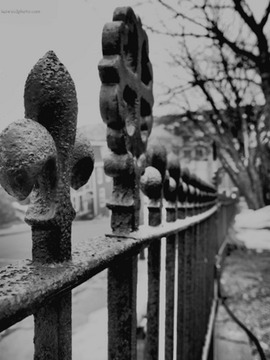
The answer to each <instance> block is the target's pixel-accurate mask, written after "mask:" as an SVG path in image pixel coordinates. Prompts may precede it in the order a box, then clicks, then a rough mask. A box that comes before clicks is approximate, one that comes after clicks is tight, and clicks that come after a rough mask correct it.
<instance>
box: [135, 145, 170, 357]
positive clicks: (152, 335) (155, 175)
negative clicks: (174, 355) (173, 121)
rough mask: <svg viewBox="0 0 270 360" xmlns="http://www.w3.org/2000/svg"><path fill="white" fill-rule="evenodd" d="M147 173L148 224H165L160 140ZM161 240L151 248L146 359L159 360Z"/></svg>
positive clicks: (149, 153)
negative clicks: (163, 222) (162, 222)
mask: <svg viewBox="0 0 270 360" xmlns="http://www.w3.org/2000/svg"><path fill="white" fill-rule="evenodd" d="M146 164H147V165H148V166H147V167H146V169H145V173H144V175H143V176H142V178H141V186H142V190H143V192H144V193H145V195H146V196H147V197H148V198H149V205H148V210H149V213H148V223H149V225H150V226H158V225H160V224H161V221H162V206H163V184H164V181H165V174H166V167H167V153H166V149H165V147H164V146H162V145H161V144H160V143H159V142H158V141H154V142H152V143H151V144H149V147H148V149H147V154H146ZM160 251H161V242H160V239H155V240H154V241H153V242H152V243H151V244H150V245H149V247H148V303H147V335H146V359H147V360H151V359H158V354H159V307H160V255H161V254H160Z"/></svg>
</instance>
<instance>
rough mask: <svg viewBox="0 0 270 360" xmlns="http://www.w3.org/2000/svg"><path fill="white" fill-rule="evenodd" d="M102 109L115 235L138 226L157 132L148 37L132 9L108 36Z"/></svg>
mask: <svg viewBox="0 0 270 360" xmlns="http://www.w3.org/2000/svg"><path fill="white" fill-rule="evenodd" d="M102 52H103V59H102V60H101V61H100V63H99V66H98V68H99V75H100V79H101V82H102V86H101V90H100V110H101V116H102V119H103V121H104V122H105V123H106V124H107V144H108V148H109V150H110V152H109V153H108V155H107V157H106V158H105V160H104V168H105V172H106V174H107V175H109V176H111V177H113V183H114V188H113V193H112V199H111V200H110V201H109V203H108V206H109V208H110V209H111V210H112V217H111V226H112V229H113V231H114V232H115V233H122V232H124V233H125V232H130V231H134V230H136V229H137V228H138V225H139V208H140V194H139V182H140V176H141V173H142V171H143V169H144V164H145V155H144V152H145V150H146V146H147V140H148V137H149V135H150V132H151V129H152V122H153V118H152V106H153V93H152V86H153V75H152V65H151V62H150V60H149V57H148V38H147V35H146V33H145V31H144V30H143V29H142V25H141V21H140V19H139V18H137V17H136V16H135V14H134V12H133V10H132V9H131V8H130V7H120V8H117V9H116V10H115V11H114V14H113V21H112V22H110V23H107V24H106V25H105V26H104V28H103V33H102Z"/></svg>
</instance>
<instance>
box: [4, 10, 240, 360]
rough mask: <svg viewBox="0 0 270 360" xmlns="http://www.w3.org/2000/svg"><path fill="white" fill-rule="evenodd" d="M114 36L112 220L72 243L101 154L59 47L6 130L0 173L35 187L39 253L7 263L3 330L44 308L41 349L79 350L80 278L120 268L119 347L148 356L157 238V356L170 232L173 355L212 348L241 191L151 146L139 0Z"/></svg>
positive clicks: (169, 347) (106, 41) (113, 279)
mask: <svg viewBox="0 0 270 360" xmlns="http://www.w3.org/2000/svg"><path fill="white" fill-rule="evenodd" d="M102 47H103V59H102V60H101V62H100V63H99V74H100V79H101V82H102V86H101V92H100V108H101V115H102V118H103V121H104V122H105V123H106V124H107V143H108V148H109V152H108V155H107V157H106V159H105V160H104V167H105V172H106V174H107V175H109V176H111V177H113V181H114V187H113V193H112V199H111V200H110V202H109V203H108V207H109V208H110V209H111V213H112V215H111V228H112V231H111V233H110V234H106V235H102V234H101V236H99V237H98V238H93V239H89V241H85V242H79V243H78V244H77V245H76V247H75V248H74V249H71V224H72V221H73V219H74V216H75V212H74V210H73V208H72V206H71V203H70V186H71V187H73V188H74V189H78V188H79V187H80V186H82V185H83V184H85V183H86V182H87V181H88V179H89V177H90V175H91V172H92V170H93V164H94V157H93V151H92V149H91V145H90V144H89V142H88V140H87V139H86V138H84V136H83V134H80V133H79V134H77V135H76V121H77V99H76V91H75V86H74V83H73V81H72V79H71V77H70V75H69V73H68V72H67V70H66V69H65V67H64V66H63V64H61V63H60V61H59V60H58V58H57V57H56V55H55V54H54V53H53V52H52V51H50V52H48V53H47V54H46V55H45V56H44V57H43V58H42V59H40V60H39V61H38V63H37V64H36V65H35V66H34V68H33V69H32V71H31V72H30V74H29V76H28V78H27V81H26V85H25V93H24V102H25V119H22V120H18V121H16V122H14V123H12V124H11V125H10V126H8V127H7V128H6V129H5V130H4V131H3V132H2V134H1V135H0V144H1V148H0V181H1V184H2V186H3V187H4V188H5V189H6V191H8V192H9V193H10V194H11V195H13V196H15V197H17V198H18V199H24V198H26V197H27V196H29V195H30V196H31V203H30V206H29V208H28V211H27V214H26V222H27V223H28V224H29V225H30V226H31V228H32V241H33V247H32V255H33V257H32V261H29V260H25V261H21V262H20V263H18V264H14V265H10V266H7V267H5V268H2V269H1V270H0V274H1V282H0V330H1V331H3V330H5V329H7V328H8V327H10V326H11V325H13V324H15V323H17V322H18V321H20V320H21V319H23V318H25V317H26V316H28V315H30V314H33V315H34V320H35V321H34V323H35V329H34V346H35V352H34V359H36V360H37V359H39V360H41V359H44V360H45V359H55V360H57V359H59V360H60V359H61V360H63V359H65V360H67V359H71V358H72V350H71V344H72V325H71V311H72V309H71V308H72V302H71V290H72V289H73V288H75V287H76V286H78V285H80V284H82V283H83V282H85V281H86V280H87V279H89V278H91V277H93V276H95V275H96V274H97V273H99V272H101V271H102V270H103V269H105V268H108V358H109V359H125V360H126V359H136V341H137V338H136V328H137V315H136V301H137V295H136V291H137V259H138V254H140V253H141V252H142V251H143V250H144V249H147V261H148V303H147V314H146V317H147V333H146V345H145V359H152V360H156V359H158V358H159V355H158V351H159V341H160V340H161V339H160V335H159V328H160V325H159V311H160V262H161V239H162V238H164V237H165V238H166V286H165V291H166V307H165V324H164V327H165V339H164V341H165V359H168V360H172V359H174V355H175V357H176V358H177V359H199V358H201V356H204V357H205V358H207V356H208V355H209V354H210V353H211V352H209V349H211V341H210V339H211V334H212V327H213V320H214V313H215V294H214V280H215V271H214V263H215V256H216V254H217V253H218V249H219V247H220V245H221V244H222V242H223V240H224V238H225V235H226V231H227V228H228V224H229V222H230V220H231V219H232V216H233V213H234V206H235V203H234V202H233V201H232V200H229V199H227V200H226V201H225V202H224V201H223V202H222V203H220V202H219V201H218V199H217V193H216V189H215V187H214V186H212V185H209V184H206V183H205V182H203V181H201V180H200V179H198V178H197V177H195V176H192V175H190V174H189V173H188V172H187V171H182V170H181V168H180V164H179V159H178V157H177V155H176V154H174V153H169V154H167V152H166V149H165V148H164V147H163V146H161V145H160V144H159V143H158V142H155V141H153V142H152V143H149V144H148V146H147V143H148V141H147V140H148V137H149V135H150V132H151V127H152V106H153V95H152V83H153V77H152V67H151V63H150V61H149V57H148V40H147V36H146V33H145V32H144V30H143V29H142V26H141V23H140V20H139V19H138V18H136V16H135V15H134V13H133V10H132V9H131V8H117V9H116V10H115V12H114V16H113V21H112V22H111V23H108V24H106V25H105V27H104V30H103V37H102ZM140 189H142V191H143V192H144V193H145V195H146V196H147V197H148V224H146V225H139V219H140V208H141V206H142V205H141V204H140V199H141V193H140ZM164 213H165V217H166V219H164V216H163V215H164ZM89 233H91V221H90V222H89ZM89 352H91V349H89ZM207 354H208V355H207ZM210 355H211V354H210ZM210 355H209V358H210Z"/></svg>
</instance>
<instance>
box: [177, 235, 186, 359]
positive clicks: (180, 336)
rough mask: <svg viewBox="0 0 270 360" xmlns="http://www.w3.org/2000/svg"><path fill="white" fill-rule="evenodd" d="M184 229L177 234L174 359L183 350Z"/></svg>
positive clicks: (181, 356)
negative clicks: (175, 339)
mask: <svg viewBox="0 0 270 360" xmlns="http://www.w3.org/2000/svg"><path fill="white" fill-rule="evenodd" d="M185 247H186V241H185V231H182V232H180V233H179V234H178V258H177V261H178V287H177V288H178V289H177V344H176V346H177V348H176V349H177V350H176V359H177V360H182V359H184V357H183V351H184V311H185V309H184V292H185V287H186V278H185V253H186V249H185Z"/></svg>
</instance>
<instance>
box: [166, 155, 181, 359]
mask: <svg viewBox="0 0 270 360" xmlns="http://www.w3.org/2000/svg"><path fill="white" fill-rule="evenodd" d="M167 171H168V175H169V177H168V176H167V177H166V180H165V184H164V198H165V200H166V201H167V203H166V220H167V222H174V221H176V219H177V193H178V186H179V181H180V173H181V171H180V164H179V158H178V156H177V155H176V154H174V153H170V154H168V155H167ZM176 239H177V235H176V234H173V235H171V236H168V237H167V239H166V297H165V301H166V305H165V306H166V308H165V359H166V360H170V359H173V356H174V311H175V301H174V298H175V271H176V267H175V264H176Z"/></svg>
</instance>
